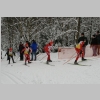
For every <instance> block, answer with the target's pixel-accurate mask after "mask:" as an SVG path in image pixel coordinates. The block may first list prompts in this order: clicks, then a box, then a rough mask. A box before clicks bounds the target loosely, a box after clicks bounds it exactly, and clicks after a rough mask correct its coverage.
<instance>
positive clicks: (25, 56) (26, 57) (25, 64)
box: [25, 54, 27, 65]
mask: <svg viewBox="0 0 100 100" xmlns="http://www.w3.org/2000/svg"><path fill="white" fill-rule="evenodd" d="M26 61H27V55H26V54H25V65H26Z"/></svg>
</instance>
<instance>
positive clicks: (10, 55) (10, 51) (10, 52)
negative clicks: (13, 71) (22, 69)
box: [5, 48, 16, 64]
mask: <svg viewBox="0 0 100 100" xmlns="http://www.w3.org/2000/svg"><path fill="white" fill-rule="evenodd" d="M6 54H7V56H8V58H7V60H9V63H8V64H10V58H12V61H13V63H15V62H14V58H13V55H14V56H16V55H15V52H13V49H12V48H9V49H8V51H7V52H6ZM6 54H5V56H6Z"/></svg>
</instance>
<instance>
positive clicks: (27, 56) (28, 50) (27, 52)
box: [21, 43, 32, 65]
mask: <svg viewBox="0 0 100 100" xmlns="http://www.w3.org/2000/svg"><path fill="white" fill-rule="evenodd" d="M21 52H24V55H25V65H27V64H26V61H27V60H28V63H31V62H30V53H31V52H32V50H31V48H30V47H29V46H28V44H27V43H26V44H25V48H24V49H23V50H22V51H21Z"/></svg>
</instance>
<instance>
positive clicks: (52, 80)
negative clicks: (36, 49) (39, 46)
mask: <svg viewBox="0 0 100 100" xmlns="http://www.w3.org/2000/svg"><path fill="white" fill-rule="evenodd" d="M4 54H5V52H3V57H5V56H4ZM45 55H46V54H45V53H42V54H41V55H39V56H38V58H37V61H32V63H31V64H29V66H25V65H24V61H19V58H18V55H16V56H15V61H16V63H14V64H13V63H12V60H11V64H8V61H7V57H5V58H4V59H1V83H2V84H100V56H97V57H86V58H88V59H90V60H87V61H84V62H81V59H79V60H78V61H80V62H79V63H80V64H85V65H91V66H79V65H71V64H67V63H66V64H64V62H66V61H67V60H68V59H69V58H68V59H58V53H51V59H52V60H53V62H51V63H50V64H52V66H51V65H47V64H45V62H46V58H47V57H45V58H43V57H44V56H45ZM17 58H18V59H17ZM42 58H43V59H42ZM41 59H42V60H41ZM74 60H75V58H74V59H72V60H71V61H69V63H73V62H74ZM63 64H64V65H63ZM53 65H54V66H53Z"/></svg>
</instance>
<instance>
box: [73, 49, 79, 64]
mask: <svg viewBox="0 0 100 100" xmlns="http://www.w3.org/2000/svg"><path fill="white" fill-rule="evenodd" d="M76 52H77V56H76V59H75V61H74V64H78V63H77V61H78V59H79V57H80V54H79V51H78V50H76Z"/></svg>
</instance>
